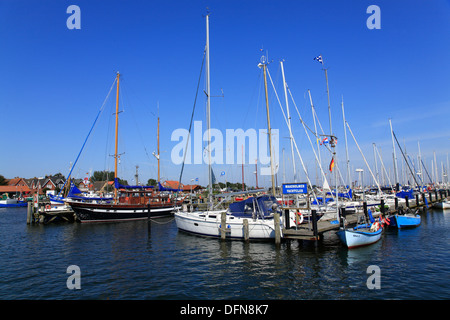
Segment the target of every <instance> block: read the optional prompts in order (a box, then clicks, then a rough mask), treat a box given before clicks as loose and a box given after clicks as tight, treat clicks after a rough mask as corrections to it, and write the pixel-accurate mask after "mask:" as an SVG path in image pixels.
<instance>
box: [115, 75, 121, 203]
mask: <svg viewBox="0 0 450 320" xmlns="http://www.w3.org/2000/svg"><path fill="white" fill-rule="evenodd" d="M119 79H120V73H119V72H117V94H116V148H115V152H114V181H116V179H117V158H118V157H119V155H118V153H117V152H118V142H119V130H118V129H119ZM114 203H115V204H117V188H114Z"/></svg>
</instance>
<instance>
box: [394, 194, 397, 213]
mask: <svg viewBox="0 0 450 320" xmlns="http://www.w3.org/2000/svg"><path fill="white" fill-rule="evenodd" d="M394 208H395V210H396V211H397V210H398V198H397V197H395V198H394Z"/></svg>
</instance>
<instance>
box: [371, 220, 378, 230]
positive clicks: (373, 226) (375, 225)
mask: <svg viewBox="0 0 450 320" xmlns="http://www.w3.org/2000/svg"><path fill="white" fill-rule="evenodd" d="M379 229H380V223H379V222H378V221H375V222H374V223H372V225H371V226H370V231H372V232H375V231H378V230H379Z"/></svg>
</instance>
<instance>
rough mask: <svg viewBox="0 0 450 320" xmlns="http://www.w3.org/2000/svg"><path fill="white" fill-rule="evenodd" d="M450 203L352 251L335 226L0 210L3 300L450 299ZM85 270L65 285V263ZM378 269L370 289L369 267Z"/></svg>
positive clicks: (0, 259) (429, 211)
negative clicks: (271, 230) (180, 224)
mask: <svg viewBox="0 0 450 320" xmlns="http://www.w3.org/2000/svg"><path fill="white" fill-rule="evenodd" d="M449 231H450V211H442V210H428V211H427V212H425V213H422V224H421V225H420V226H419V227H418V228H415V229H409V230H400V231H390V230H387V231H386V232H385V233H384V235H383V237H382V239H381V240H380V241H379V242H377V243H376V244H374V245H371V246H368V247H364V248H360V249H354V250H348V249H347V248H345V247H343V246H342V245H341V243H340V242H339V240H338V238H337V236H336V235H335V234H334V232H329V233H326V234H325V239H324V240H323V241H321V242H319V243H318V244H315V243H314V242H302V241H289V242H283V243H282V244H281V245H280V246H279V247H276V246H275V244H273V243H271V242H261V243H244V242H241V241H228V242H222V241H220V240H217V239H207V238H202V237H197V236H192V235H189V234H184V233H182V232H179V231H178V230H177V228H176V224H175V221H174V220H172V219H167V220H158V221H157V222H152V223H151V227H150V228H149V224H148V223H147V221H139V222H126V223H111V224H92V225H90V224H76V223H75V224H54V225H46V226H42V225H31V226H28V225H27V224H26V208H14V209H0V299H2V300H4V299H14V300H18V299H20V300H21V299H31V300H35V299H51V300H53V299H64V300H73V299H77V300H78V299H100V300H106V299H139V300H140V299H152V300H169V299H177V300H181V299H189V300H194V299H201V300H212V299H214V300H217V299H239V300H245V299H250V300H260V299H275V300H290V299H332V300H340V299H355V300H359V299H364V300H366V299H400V300H406V299H436V300H446V299H450V255H449V249H450V241H449V237H448V234H449ZM70 265H77V266H78V267H79V268H80V270H81V289H80V290H69V289H68V288H67V285H66V281H67V279H68V277H69V276H70V274H68V273H66V271H67V267H68V266H70ZM370 265H376V266H378V267H379V268H380V270H381V288H380V289H373V290H370V289H368V288H367V284H366V283H367V279H368V277H369V276H370V274H368V273H367V268H368V266H370Z"/></svg>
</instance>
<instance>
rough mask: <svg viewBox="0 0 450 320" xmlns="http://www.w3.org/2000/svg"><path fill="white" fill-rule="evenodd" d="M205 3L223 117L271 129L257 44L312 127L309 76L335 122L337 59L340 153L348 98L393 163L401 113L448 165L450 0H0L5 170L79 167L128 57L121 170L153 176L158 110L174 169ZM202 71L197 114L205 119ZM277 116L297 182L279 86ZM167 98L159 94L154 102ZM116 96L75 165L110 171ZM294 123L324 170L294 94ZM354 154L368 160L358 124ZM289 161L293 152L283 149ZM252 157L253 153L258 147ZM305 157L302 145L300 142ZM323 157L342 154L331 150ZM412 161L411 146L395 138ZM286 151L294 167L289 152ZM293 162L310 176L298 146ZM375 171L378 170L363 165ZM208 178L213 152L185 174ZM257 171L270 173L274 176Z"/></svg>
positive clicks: (217, 105) (426, 150)
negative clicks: (74, 12) (374, 17)
mask: <svg viewBox="0 0 450 320" xmlns="http://www.w3.org/2000/svg"><path fill="white" fill-rule="evenodd" d="M72 4H75V5H78V6H79V7H80V9H81V29H79V30H76V29H73V30H69V29H68V28H67V26H66V20H67V19H68V18H69V16H70V14H68V13H66V9H67V7H68V6H69V5H72ZM370 5H378V6H379V8H380V12H381V29H372V30H370V29H368V28H367V26H366V21H367V19H368V18H369V16H370V14H368V13H366V9H367V7H368V6H370ZM206 7H209V9H210V11H211V15H210V55H211V94H212V95H215V96H220V95H221V94H222V91H223V97H213V98H212V99H211V100H212V101H211V113H212V116H211V122H212V127H213V128H217V129H218V130H220V131H221V132H224V133H225V130H226V129H238V128H242V129H244V130H247V129H249V128H254V129H256V130H258V129H265V128H266V124H267V122H266V116H265V104H264V96H263V88H262V82H261V70H260V69H259V68H258V67H257V64H258V63H259V61H260V57H261V54H262V52H261V49H263V50H264V51H263V53H265V54H268V56H269V60H271V61H272V62H271V63H270V64H269V67H268V68H269V71H270V74H271V76H272V79H273V81H274V84H275V87H276V89H277V93H278V95H279V97H280V99H281V101H282V102H283V106H284V93H283V91H282V83H281V81H282V80H281V72H280V64H279V61H280V60H282V59H283V60H284V68H285V73H286V81H287V83H288V85H289V88H290V90H291V92H292V94H293V97H294V100H295V103H296V105H297V107H298V108H299V111H300V113H301V115H302V117H303V119H304V120H305V122H307V123H308V125H310V126H311V127H313V122H312V116H311V108H310V103H309V98H308V95H307V90H308V89H310V90H311V94H312V99H313V101H314V105H315V107H316V110H317V113H318V115H319V118H320V122H321V124H322V126H323V127H324V130H325V131H326V132H329V125H328V123H329V119H328V105H327V94H326V82H325V77H324V72H323V70H322V66H321V65H320V64H319V63H318V62H317V61H314V60H313V58H314V57H315V56H317V55H319V54H321V55H322V56H323V58H324V61H325V66H326V67H327V68H328V78H329V87H330V100H331V110H332V126H333V132H334V133H335V135H336V136H337V137H338V141H339V142H338V148H337V152H338V153H337V157H338V164H339V166H340V167H341V169H342V170H343V174H344V173H345V165H344V162H343V160H344V159H345V144H344V139H343V137H344V134H343V123H342V112H341V99H342V97H343V99H344V106H345V115H346V118H347V121H348V122H349V124H350V127H351V129H352V131H353V133H354V134H355V137H356V139H357V141H358V143H359V145H360V146H361V148H362V149H363V152H364V155H365V157H366V159H367V160H368V162H369V163H370V164H371V165H373V162H374V160H373V159H374V156H373V147H372V144H373V143H375V144H376V145H377V146H378V147H379V148H380V149H381V151H382V156H383V161H384V163H385V166H386V167H388V168H392V141H391V135H390V129H389V118H391V119H392V124H393V127H394V131H395V133H396V135H397V138H398V139H399V141H400V142H401V143H402V145H403V144H404V145H405V146H406V150H407V152H408V154H410V155H411V157H412V158H415V159H416V157H417V154H418V142H420V147H421V153H422V157H423V158H424V160H425V162H426V165H427V170H428V171H430V172H431V160H432V159H433V158H434V153H435V154H436V159H437V164H438V168H439V175H441V172H440V171H441V162H442V163H443V164H444V166H445V167H446V166H447V154H448V153H450V127H449V120H450V95H449V92H450V90H449V89H450V87H449V83H450V82H449V80H450V63H449V61H448V56H449V53H450V37H449V35H450V2H449V1H445V0H433V1H425V0H421V1H406V0H405V1H379V0H376V1H356V0H355V1H343V0H342V1H331V0H330V1H306V0H305V1H303V0H302V1H275V0H259V1H253V0H244V1H242V0H241V1H233V0H227V1H222V0H221V1H218V0H215V1H196V0H193V1H174V0H166V1H153V0H151V1H99V0H97V1H80V0H74V1H56V0H55V1H49V0H45V1H17V0H14V1H13V0H1V1H0V42H1V51H0V52H1V53H0V55H1V56H0V57H1V59H0V61H1V62H0V64H1V70H2V77H0V88H1V89H0V114H1V119H2V124H1V126H0V134H1V136H2V138H3V141H2V152H1V154H0V174H2V175H4V176H5V177H7V178H13V177H16V176H19V177H24V178H31V177H34V176H37V177H39V176H44V175H46V174H54V173H57V172H61V173H63V174H64V175H67V174H68V172H69V169H70V166H71V162H73V161H74V160H75V158H76V156H77V154H78V152H79V151H80V149H81V146H82V144H83V142H84V140H85V138H86V136H87V134H88V131H89V129H90V127H91V125H92V123H93V121H94V119H95V117H96V115H97V113H98V111H99V110H100V107H101V106H102V103H103V101H104V99H105V97H106V96H107V94H108V91H109V89H110V87H111V85H112V84H113V81H114V77H115V73H116V72H117V71H120V73H121V74H122V75H123V77H122V79H121V100H122V101H121V110H123V111H124V112H122V113H121V114H120V123H121V127H120V128H121V130H120V140H119V148H120V152H121V153H122V152H125V153H124V154H123V155H122V156H121V163H120V170H119V174H120V175H121V177H123V178H125V179H127V180H128V181H129V182H130V183H133V179H134V174H135V166H136V165H138V166H139V175H140V180H143V181H147V179H149V178H156V175H157V170H156V160H155V158H154V157H153V156H152V152H153V151H155V150H156V125H157V116H158V115H159V117H160V122H161V131H160V144H161V159H162V160H161V175H162V177H163V179H169V180H178V177H179V174H180V166H179V165H174V164H173V163H172V161H171V157H170V155H171V150H172V148H174V146H175V145H176V144H177V142H176V141H171V134H172V132H173V131H174V130H176V129H178V128H188V126H189V120H190V115H191V112H192V107H193V102H194V97H195V93H196V86H197V80H198V76H199V72H200V66H201V61H202V54H203V49H204V46H205V18H204V14H205V13H206ZM203 79H204V77H202V82H201V85H200V93H199V98H198V101H197V107H196V112H195V117H194V119H195V120H197V121H203V124H204V128H205V127H206V122H205V101H206V99H205V95H204V94H203V90H204V88H205V87H204V82H203ZM269 89H270V90H269V104H270V112H271V124H272V128H277V129H279V132H280V148H279V149H280V154H279V156H280V162H281V163H280V170H279V175H278V181H279V182H280V181H282V174H283V172H285V173H286V175H285V176H286V182H289V181H292V165H291V164H290V163H291V158H290V157H291V155H290V147H289V139H287V138H286V137H288V135H289V134H288V130H287V127H286V125H285V123H284V119H283V117H282V114H281V111H280V107H279V105H278V102H277V99H276V96H275V94H274V91H273V89H272V88H269ZM158 105H159V108H158ZM114 106H115V96H114V95H113V94H112V95H111V97H110V99H108V102H107V104H106V106H105V109H104V111H103V113H102V116H101V118H100V120H99V122H98V124H97V125H96V127H95V130H94V132H93V134H92V136H91V137H90V139H89V141H88V143H87V145H86V148H85V149H84V151H83V153H82V155H81V157H80V160H79V162H78V164H77V166H76V168H75V170H74V176H75V177H79V178H84V177H85V175H86V173H87V172H90V171H91V170H105V169H110V170H112V169H113V165H112V157H110V154H112V153H113V149H112V142H113V138H112V135H110V136H108V135H107V133H108V132H109V133H111V134H112V133H113V123H112V122H111V121H112V113H113V112H114V111H112V110H113V109H112V108H114ZM290 107H291V115H292V123H293V133H294V137H295V139H296V142H297V144H298V146H299V150H300V152H301V155H302V157H303V158H304V160H305V163H306V166H307V167H308V170H309V172H310V174H311V180H312V181H313V182H315V176H316V174H315V162H314V158H313V155H312V151H311V147H310V145H309V142H308V139H307V137H306V135H305V133H304V129H303V127H302V126H301V124H300V122H299V120H298V116H296V111H295V110H294V109H293V105H292V101H290ZM348 142H349V154H350V163H351V166H352V172H353V174H352V175H353V176H355V177H356V174H355V173H354V170H355V168H359V167H363V166H364V163H363V160H362V157H361V154H360V153H359V151H358V149H357V147H356V145H355V143H354V141H353V139H352V137H351V136H350V135H348ZM283 148H284V149H285V153H284V154H285V159H284V161H283V159H282V149H283ZM247 155H248V154H247ZM296 157H297V156H296ZM322 157H323V159H324V160H323V165H324V166H327V165H328V163H329V160H330V159H331V155H329V154H326V153H325V152H322ZM397 158H398V162H399V166H400V160H401V154H400V152H399V150H398V149H397ZM248 162H249V159H248V158H247V159H246V165H245V166H244V171H245V181H246V183H248V184H250V185H255V176H254V174H253V172H254V171H255V169H254V160H251V159H250V163H251V164H248ZM284 163H286V167H285V168H284V167H283V164H284ZM296 166H297V170H299V171H301V173H300V179H299V180H301V181H305V175H304V173H303V171H302V169H301V165H300V162H299V160H298V157H297V158H296ZM214 170H215V173H216V176H217V177H218V180H219V181H224V179H225V178H224V177H222V178H219V175H220V172H221V171H225V172H226V179H227V181H233V182H237V181H241V180H242V177H241V166H240V165H237V164H235V165H216V166H215V168H214ZM365 174H368V173H365ZM197 177H198V178H199V182H200V184H203V185H205V184H206V183H207V166H205V165H198V164H197V165H188V166H186V168H185V172H184V175H183V182H184V183H190V180H191V179H194V178H197ZM269 184H270V178H269V177H259V185H266V186H267V185H269Z"/></svg>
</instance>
